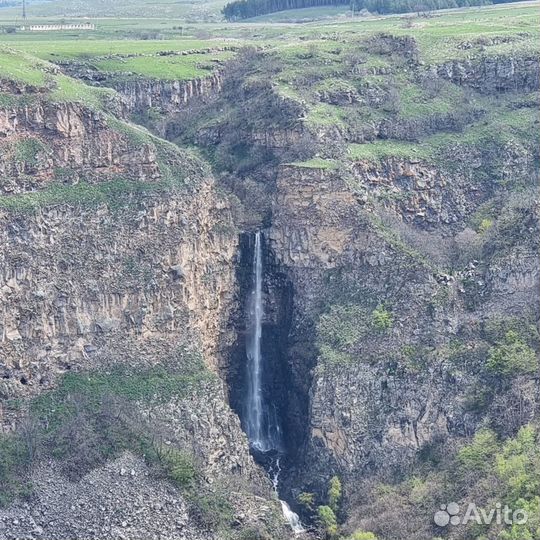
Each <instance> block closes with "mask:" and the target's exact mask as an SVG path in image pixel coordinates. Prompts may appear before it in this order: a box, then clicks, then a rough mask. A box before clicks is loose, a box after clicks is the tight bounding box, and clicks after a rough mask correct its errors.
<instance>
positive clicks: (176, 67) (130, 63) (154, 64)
mask: <svg viewBox="0 0 540 540" xmlns="http://www.w3.org/2000/svg"><path fill="white" fill-rule="evenodd" d="M233 55H234V53H232V52H221V53H213V54H192V55H185V56H184V55H179V56H176V55H175V56H159V57H152V58H148V57H146V56H139V57H134V58H125V59H122V58H110V59H105V60H99V61H97V62H94V63H93V65H94V66H95V67H97V68H98V69H99V70H100V71H105V72H113V73H115V72H116V73H121V74H125V73H130V74H133V75H138V76H144V77H149V78H154V79H161V80H189V79H195V78H197V77H205V76H207V75H208V74H209V73H211V72H212V71H213V70H214V69H215V68H216V67H217V66H218V62H223V61H226V60H229V59H231V58H232V57H233Z"/></svg>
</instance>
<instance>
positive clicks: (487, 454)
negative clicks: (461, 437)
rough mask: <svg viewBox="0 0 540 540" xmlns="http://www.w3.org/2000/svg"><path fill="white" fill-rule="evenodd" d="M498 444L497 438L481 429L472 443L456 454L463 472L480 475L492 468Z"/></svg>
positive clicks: (491, 432)
mask: <svg viewBox="0 0 540 540" xmlns="http://www.w3.org/2000/svg"><path fill="white" fill-rule="evenodd" d="M498 448H499V444H498V441H497V436H496V435H495V433H493V431H491V430H490V429H482V430H480V431H478V432H477V433H476V435H475V436H474V439H473V441H472V442H471V443H470V444H468V445H467V446H464V447H463V448H462V449H461V450H460V451H459V452H458V456H457V458H458V462H459V464H460V465H461V467H462V468H463V469H465V471H472V472H476V473H477V474H480V473H481V472H482V471H490V470H492V468H493V460H494V456H495V454H496V453H497V450H498Z"/></svg>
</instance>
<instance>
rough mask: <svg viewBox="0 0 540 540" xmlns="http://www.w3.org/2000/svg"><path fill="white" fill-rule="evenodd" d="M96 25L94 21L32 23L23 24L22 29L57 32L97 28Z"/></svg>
mask: <svg viewBox="0 0 540 540" xmlns="http://www.w3.org/2000/svg"><path fill="white" fill-rule="evenodd" d="M95 29H96V25H95V24H92V23H80V24H31V25H30V26H21V30H28V31H29V32H57V31H61V30H95Z"/></svg>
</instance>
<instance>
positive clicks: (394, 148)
mask: <svg viewBox="0 0 540 540" xmlns="http://www.w3.org/2000/svg"><path fill="white" fill-rule="evenodd" d="M348 156H349V157H350V159H352V160H360V159H365V160H368V161H380V160H382V159H385V158H389V157H397V158H404V159H410V158H418V159H428V158H429V157H430V156H431V150H430V149H429V148H427V147H424V146H421V145H419V144H416V143H408V142H402V141H395V140H378V141H374V142H371V143H365V144H350V145H349V146H348Z"/></svg>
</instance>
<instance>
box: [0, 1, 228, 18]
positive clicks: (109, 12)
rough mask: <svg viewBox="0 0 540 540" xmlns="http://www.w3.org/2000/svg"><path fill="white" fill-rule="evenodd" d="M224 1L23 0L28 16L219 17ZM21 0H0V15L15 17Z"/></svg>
mask: <svg viewBox="0 0 540 540" xmlns="http://www.w3.org/2000/svg"><path fill="white" fill-rule="evenodd" d="M225 3H226V2H225V0H181V1H178V0H160V1H159V3H157V2H156V1H155V0H115V1H113V2H111V1H110V0H87V1H84V0H52V1H50V2H44V1H41V0H34V1H32V0H27V2H26V5H27V12H28V17H64V16H65V17H141V18H148V17H152V18H155V17H163V18H169V17H172V18H182V19H192V20H194V21H204V20H209V21H211V20H217V19H222V15H221V14H220V10H221V9H222V7H223V6H224V5H225ZM21 13H22V0H0V17H2V18H6V17H9V18H18V17H20V16H21Z"/></svg>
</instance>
